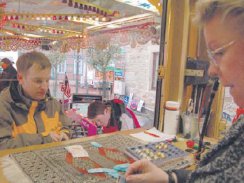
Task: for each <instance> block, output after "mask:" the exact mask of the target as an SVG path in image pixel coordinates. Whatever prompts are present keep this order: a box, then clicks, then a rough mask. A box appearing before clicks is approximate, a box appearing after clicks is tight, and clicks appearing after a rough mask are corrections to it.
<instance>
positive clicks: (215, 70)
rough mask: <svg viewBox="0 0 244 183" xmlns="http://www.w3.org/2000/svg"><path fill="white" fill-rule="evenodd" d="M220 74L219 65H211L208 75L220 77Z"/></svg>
mask: <svg viewBox="0 0 244 183" xmlns="http://www.w3.org/2000/svg"><path fill="white" fill-rule="evenodd" d="M218 74H219V67H218V66H217V65H214V64H211V63H210V65H209V68H208V75H209V76H210V77H218Z"/></svg>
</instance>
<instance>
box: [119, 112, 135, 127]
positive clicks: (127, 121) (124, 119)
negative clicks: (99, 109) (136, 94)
mask: <svg viewBox="0 0 244 183" xmlns="http://www.w3.org/2000/svg"><path fill="white" fill-rule="evenodd" d="M120 120H121V123H122V124H121V130H131V129H134V121H133V119H132V118H130V117H129V116H128V115H127V114H125V113H123V114H122V115H121V117H120Z"/></svg>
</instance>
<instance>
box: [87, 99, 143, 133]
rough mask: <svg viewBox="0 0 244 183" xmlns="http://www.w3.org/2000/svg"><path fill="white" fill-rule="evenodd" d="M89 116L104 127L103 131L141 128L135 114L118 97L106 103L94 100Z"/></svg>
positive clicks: (89, 109) (89, 108) (90, 106)
mask: <svg viewBox="0 0 244 183" xmlns="http://www.w3.org/2000/svg"><path fill="white" fill-rule="evenodd" d="M87 116H88V118H89V119H90V120H92V121H94V122H95V123H96V124H97V125H98V126H102V127H103V133H109V132H115V131H119V130H129V129H134V128H140V124H139V122H138V120H137V118H136V116H135V114H134V113H133V112H132V111H131V110H130V109H128V108H126V107H125V105H124V103H123V101H121V100H118V99H114V100H111V101H108V102H106V103H103V102H100V101H95V102H92V103H91V104H90V105H89V107H88V112H87Z"/></svg>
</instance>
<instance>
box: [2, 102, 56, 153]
mask: <svg viewBox="0 0 244 183" xmlns="http://www.w3.org/2000/svg"><path fill="white" fill-rule="evenodd" d="M0 109H1V110H0V149H8V148H17V147H23V146H29V145H36V144H42V143H47V142H52V139H51V137H50V136H47V137H42V136H41V135H40V134H26V133H23V134H19V135H17V136H16V137H13V136H12V126H13V122H14V120H13V118H12V116H11V109H10V105H9V104H8V103H7V102H6V101H2V100H0Z"/></svg>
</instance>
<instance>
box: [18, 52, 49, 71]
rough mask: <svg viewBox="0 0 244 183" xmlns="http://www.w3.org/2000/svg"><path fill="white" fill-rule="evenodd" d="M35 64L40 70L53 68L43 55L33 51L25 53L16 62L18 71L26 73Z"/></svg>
mask: <svg viewBox="0 0 244 183" xmlns="http://www.w3.org/2000/svg"><path fill="white" fill-rule="evenodd" d="M34 64H37V65H38V66H39V67H40V69H46V68H51V63H50V61H49V59H48V58H47V57H46V56H45V55H44V54H43V53H41V52H36V51H32V52H28V53H24V54H23V55H21V56H20V57H19V58H18V60H17V62H16V66H17V71H18V72H21V73H26V72H27V71H28V69H29V68H31V67H32V66H33V65H34Z"/></svg>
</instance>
